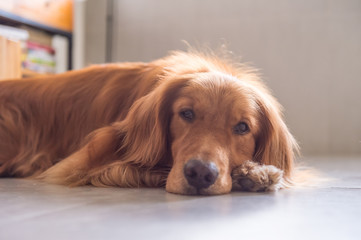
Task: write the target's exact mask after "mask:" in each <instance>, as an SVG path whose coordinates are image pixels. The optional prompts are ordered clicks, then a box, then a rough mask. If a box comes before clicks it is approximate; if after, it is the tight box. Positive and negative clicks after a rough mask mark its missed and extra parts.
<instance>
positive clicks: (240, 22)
mask: <svg viewBox="0 0 361 240" xmlns="http://www.w3.org/2000/svg"><path fill="white" fill-rule="evenodd" d="M113 11H114V12H113V14H114V16H113V17H114V25H113V38H112V42H113V44H112V60H113V61H139V60H142V61H148V60H152V59H155V58H158V57H162V56H164V55H165V54H166V53H167V52H168V51H169V50H174V49H186V46H185V45H184V44H183V43H182V41H181V40H186V41H188V42H189V43H190V44H191V45H202V44H204V43H208V45H209V46H211V47H218V46H219V45H220V44H221V43H227V45H228V48H229V50H232V51H233V52H234V53H236V55H242V56H243V60H244V61H246V62H252V63H253V65H254V66H257V67H258V68H260V69H261V70H262V73H263V75H264V79H265V81H266V82H267V84H268V85H269V86H270V87H271V89H273V92H274V94H275V95H276V96H277V98H278V99H279V101H280V102H281V103H282V104H283V106H284V107H285V116H286V120H287V123H288V125H289V126H290V128H291V131H292V132H293V133H294V135H295V136H296V138H297V139H298V141H299V142H300V144H301V147H302V152H303V154H304V155H310V154H350V155H352V154H361V78H360V76H361V1H360V0H342V1H341V0H302V1H295V0H273V1H269V0H241V1H235V0H197V1H195V0H194V1H193V0H172V1H170V0H114V8H113Z"/></svg>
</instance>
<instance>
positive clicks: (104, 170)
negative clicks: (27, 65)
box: [0, 52, 298, 187]
mask: <svg viewBox="0 0 361 240" xmlns="http://www.w3.org/2000/svg"><path fill="white" fill-rule="evenodd" d="M201 72H222V73H225V74H229V75H231V76H234V77H236V78H238V79H242V80H240V83H241V84H243V85H244V87H245V88H247V89H248V91H250V92H251V93H252V97H253V98H254V100H255V102H256V104H257V111H258V112H259V121H260V131H259V134H258V136H257V137H256V147H255V150H254V156H253V160H254V161H256V162H259V163H261V164H266V165H274V166H276V167H278V168H280V169H282V170H283V171H284V178H285V182H286V183H287V184H291V183H292V177H293V175H292V174H293V172H292V170H293V169H294V163H293V162H294V157H295V154H294V153H295V152H296V151H297V149H298V147H297V144H296V141H295V140H294V138H293V137H292V135H291V134H290V132H289V130H288V129H287V126H286V125H285V123H284V121H283V118H282V114H281V106H280V105H279V104H278V102H277V101H276V100H275V98H274V97H272V95H271V94H270V93H269V91H268V89H267V88H266V86H265V85H264V84H263V83H262V82H261V81H260V80H259V77H258V76H257V74H255V73H254V72H253V71H251V70H250V69H249V68H245V67H244V66H242V65H239V66H238V65H234V64H232V63H231V62H230V61H227V60H221V59H220V58H217V57H214V56H213V55H206V54H201V53H196V52H190V53H185V52H174V53H172V54H171V55H170V56H168V57H165V58H163V59H159V60H156V61H154V62H150V63H121V64H108V65H99V66H92V67H88V68H86V69H83V70H80V71H71V72H67V73H64V74H60V75H54V76H47V77H44V78H33V79H25V80H16V81H15V80H11V81H10V80H9V81H2V82H0V176H2V177H36V178H38V179H43V180H44V181H47V182H52V183H58V184H65V185H71V186H77V185H85V184H92V185H95V186H121V187H139V186H150V187H158V186H164V185H165V182H166V179H167V175H168V173H169V170H170V168H171V167H172V164H173V159H172V153H171V143H172V139H171V136H170V134H169V125H170V120H171V119H170V116H171V113H170V112H171V107H172V103H173V102H174V100H175V99H176V98H177V94H178V92H179V90H180V89H181V88H183V87H184V86H186V85H187V84H188V81H189V75H190V74H194V73H201Z"/></svg>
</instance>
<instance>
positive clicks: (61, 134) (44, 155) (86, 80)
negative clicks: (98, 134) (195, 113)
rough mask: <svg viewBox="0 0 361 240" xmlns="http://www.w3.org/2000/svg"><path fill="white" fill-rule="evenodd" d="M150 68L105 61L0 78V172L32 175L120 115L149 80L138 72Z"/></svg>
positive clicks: (149, 71)
mask: <svg viewBox="0 0 361 240" xmlns="http://www.w3.org/2000/svg"><path fill="white" fill-rule="evenodd" d="M154 71H155V69H154V67H151V66H149V65H146V64H142V63H125V64H109V65H99V66H92V67H89V68H86V69H83V70H79V71H72V72H68V73H65V74H60V75H54V76H49V77H42V78H33V79H25V80H9V81H0V176H15V177H27V176H31V175H37V174H38V173H41V172H43V171H44V170H46V169H47V168H49V167H51V166H52V165H53V164H55V163H56V162H58V161H59V160H61V159H62V158H65V157H67V156H68V155H70V154H71V153H73V152H74V151H76V150H77V149H78V148H79V147H80V145H81V144H82V142H83V141H84V138H85V137H86V135H88V134H89V133H90V132H91V131H93V130H94V129H97V128H99V127H102V126H105V125H108V124H110V123H112V122H114V121H116V120H121V119H123V118H124V117H125V116H126V114H127V112H128V110H129V108H130V106H131V105H132V104H133V103H134V101H135V100H136V99H138V98H140V97H141V96H143V95H145V94H146V93H147V91H149V89H151V86H152V85H153V84H154V81H155V78H149V77H147V78H143V77H142V76H143V75H146V74H156V73H155V72H154ZM144 79H147V81H145V80H144ZM149 79H154V81H149ZM138 85H141V86H142V87H138ZM136 86H137V87H136Z"/></svg>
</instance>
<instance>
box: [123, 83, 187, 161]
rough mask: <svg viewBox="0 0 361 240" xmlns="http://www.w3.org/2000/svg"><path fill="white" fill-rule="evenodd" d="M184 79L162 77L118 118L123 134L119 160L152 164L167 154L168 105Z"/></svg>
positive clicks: (169, 110) (169, 117)
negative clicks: (122, 117) (122, 118)
mask: <svg viewBox="0 0 361 240" xmlns="http://www.w3.org/2000/svg"><path fill="white" fill-rule="evenodd" d="M186 82H187V79H181V78H179V79H163V80H162V83H160V84H159V85H158V86H157V87H156V88H155V89H154V90H153V91H152V92H150V93H149V94H148V95H146V96H144V97H142V98H140V99H139V100H137V101H136V102H135V103H134V104H133V106H132V107H131V109H130V111H129V113H128V115H127V117H126V118H125V120H124V121H122V122H120V123H119V125H120V128H119V130H120V131H122V132H123V133H122V135H123V134H124V138H123V142H122V144H121V147H120V149H119V151H120V152H122V153H124V155H123V156H122V157H121V159H122V161H124V162H127V163H130V164H137V165H140V166H144V167H153V166H155V165H156V164H157V163H158V162H159V161H161V160H162V159H164V158H165V157H166V156H168V155H167V154H168V152H167V151H168V147H169V146H168V144H169V132H168V128H169V124H170V119H171V105H172V103H173V101H174V99H175V98H176V96H177V92H178V91H179V89H181V88H182V87H183V86H184V85H185V84H186Z"/></svg>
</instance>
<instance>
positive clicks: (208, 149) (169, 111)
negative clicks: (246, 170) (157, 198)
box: [125, 59, 295, 195]
mask: <svg viewBox="0 0 361 240" xmlns="http://www.w3.org/2000/svg"><path fill="white" fill-rule="evenodd" d="M168 61H169V60H168ZM202 61H205V60H204V59H203V60H202ZM180 64H182V63H180ZM192 64H193V65H192ZM197 64H198V65H197ZM212 64H213V65H212V66H211V67H210V66H208V65H207V66H205V65H202V64H200V63H199V62H192V63H187V64H186V65H185V66H186V67H183V68H182V71H176V70H177V69H179V68H181V67H179V66H178V67H175V69H176V70H174V69H173V70H172V71H171V72H172V74H167V75H165V76H164V77H163V79H162V80H161V81H160V83H159V85H158V86H157V87H156V88H155V90H153V91H152V92H151V93H149V94H148V95H146V96H145V97H143V98H141V99H139V100H138V101H137V102H136V103H135V104H134V106H133V107H132V109H131V111H130V114H129V116H128V121H129V122H132V124H133V126H132V128H131V129H129V132H128V134H127V139H126V140H125V141H126V142H129V143H131V144H128V145H129V146H131V148H130V149H127V151H129V152H130V154H133V156H135V157H133V160H132V161H133V162H134V163H136V164H140V165H143V166H146V167H149V168H156V167H157V166H160V162H161V164H164V165H167V166H169V167H171V170H170V173H169V175H168V178H167V181H166V190H167V191H169V192H173V193H180V194H206V195H211V194H223V193H228V192H230V191H231V189H232V180H231V171H232V169H234V168H236V167H237V166H239V165H241V164H242V163H243V162H244V161H246V160H253V161H257V162H260V163H263V164H272V165H275V166H276V167H278V168H280V169H282V170H284V172H285V177H286V179H287V178H289V177H291V170H292V162H293V157H294V156H293V148H294V147H295V141H294V139H293V137H292V136H291V134H290V133H289V131H288V129H287V127H286V125H285V124H284V122H283V120H282V116H281V113H280V106H279V104H278V103H277V101H276V100H275V99H274V98H273V97H272V96H271V95H270V93H269V92H268V90H267V89H266V87H265V86H264V85H263V84H262V83H261V82H260V81H259V80H258V79H257V77H256V76H255V75H254V74H251V73H245V72H242V73H239V72H238V73H237V72H231V71H229V70H226V69H224V66H225V65H223V69H222V68H218V69H216V68H215V67H214V66H216V65H217V64H218V65H219V63H214V62H213V63H212ZM199 65H202V68H196V70H194V68H195V66H196V67H197V66H199ZM218 65H217V66H218ZM212 67H213V69H212ZM222 70H226V71H222Z"/></svg>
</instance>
